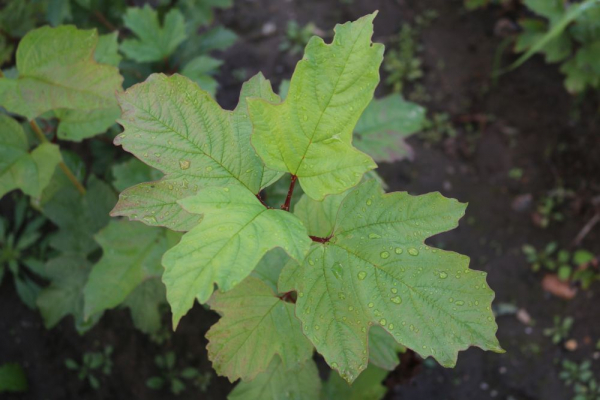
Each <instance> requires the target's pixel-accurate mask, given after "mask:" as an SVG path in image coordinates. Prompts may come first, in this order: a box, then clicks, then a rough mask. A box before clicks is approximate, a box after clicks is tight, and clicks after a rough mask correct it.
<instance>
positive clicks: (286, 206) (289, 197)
mask: <svg viewBox="0 0 600 400" xmlns="http://www.w3.org/2000/svg"><path fill="white" fill-rule="evenodd" d="M296 179H298V177H297V176H296V175H292V181H291V182H290V189H289V190H288V194H287V197H286V198H285V203H284V204H283V205H282V206H281V209H282V210H284V211H290V203H291V202H292V195H293V194H294V186H296Z"/></svg>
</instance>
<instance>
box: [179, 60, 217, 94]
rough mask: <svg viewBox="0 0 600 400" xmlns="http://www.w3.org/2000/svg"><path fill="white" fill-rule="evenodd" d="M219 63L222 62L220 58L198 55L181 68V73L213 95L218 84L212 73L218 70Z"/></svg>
mask: <svg viewBox="0 0 600 400" xmlns="http://www.w3.org/2000/svg"><path fill="white" fill-rule="evenodd" d="M221 64H223V61H221V60H217V59H215V58H212V57H209V56H198V57H196V58H194V59H192V60H191V61H190V62H188V63H187V64H186V65H185V66H184V67H183V68H182V69H181V75H183V76H187V77H188V78H190V79H191V80H193V81H194V82H196V83H197V84H198V86H200V88H202V89H204V90H206V91H207V92H208V93H210V94H211V96H213V97H215V93H216V91H217V85H218V84H217V81H216V79H215V78H213V77H212V75H213V74H215V73H216V72H217V71H218V69H219V67H220V66H221Z"/></svg>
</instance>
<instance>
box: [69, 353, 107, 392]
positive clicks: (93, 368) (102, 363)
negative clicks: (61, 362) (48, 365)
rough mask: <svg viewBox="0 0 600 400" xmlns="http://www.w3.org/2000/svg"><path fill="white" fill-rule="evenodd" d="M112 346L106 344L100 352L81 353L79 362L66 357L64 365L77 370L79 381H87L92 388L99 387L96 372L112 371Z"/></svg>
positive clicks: (105, 372)
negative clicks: (81, 356)
mask: <svg viewBox="0 0 600 400" xmlns="http://www.w3.org/2000/svg"><path fill="white" fill-rule="evenodd" d="M112 352H113V348H112V347H111V346H106V347H105V348H104V349H103V350H102V351H101V352H100V351H94V352H86V353H84V354H83V358H82V360H81V363H78V362H77V361H75V360H73V359H72V358H67V359H66V360H65V366H66V367H67V368H68V369H70V370H72V371H77V378H78V379H79V380H80V381H87V382H88V383H89V384H90V386H91V387H92V389H94V390H98V389H100V380H99V379H98V377H97V376H96V374H97V373H102V374H104V375H106V376H108V375H110V374H111V372H112V359H111V355H112Z"/></svg>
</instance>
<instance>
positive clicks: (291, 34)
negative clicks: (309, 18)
mask: <svg viewBox="0 0 600 400" xmlns="http://www.w3.org/2000/svg"><path fill="white" fill-rule="evenodd" d="M317 31H318V28H317V27H316V26H315V24H313V23H312V22H311V23H308V24H306V25H304V26H303V27H300V25H298V22H296V21H289V22H288V24H287V26H286V28H285V36H284V37H283V40H282V41H281V43H280V44H279V50H281V51H283V52H287V53H289V54H290V55H292V56H295V55H297V54H298V53H301V52H302V50H303V49H304V48H305V47H306V44H307V43H308V41H309V40H310V38H311V37H312V36H314V35H315V34H316V33H317Z"/></svg>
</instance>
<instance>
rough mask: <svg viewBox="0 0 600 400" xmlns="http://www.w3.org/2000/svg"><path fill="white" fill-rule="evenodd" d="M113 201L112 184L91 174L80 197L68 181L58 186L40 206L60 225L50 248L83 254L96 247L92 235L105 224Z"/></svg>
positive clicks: (53, 236)
mask: <svg viewBox="0 0 600 400" xmlns="http://www.w3.org/2000/svg"><path fill="white" fill-rule="evenodd" d="M61 173H62V172H61ZM53 179H54V178H53ZM115 202H116V196H115V194H114V192H113V190H112V189H111V187H110V186H109V185H107V184H106V183H104V182H103V181H101V180H99V179H97V178H96V177H94V176H92V177H91V178H90V179H89V182H88V185H87V192H86V194H85V195H83V196H82V195H81V194H80V193H79V192H78V191H77V189H75V187H74V186H73V185H72V184H70V183H68V184H66V185H64V186H60V187H59V188H58V189H57V190H56V192H54V195H53V196H52V197H51V198H50V199H49V200H47V201H46V202H45V203H44V204H43V206H42V212H43V214H44V215H45V216H46V217H47V218H48V219H49V220H50V221H52V222H53V223H54V224H55V225H56V226H58V228H59V230H58V232H56V233H54V234H52V237H51V239H50V244H51V245H52V247H54V248H55V249H57V250H60V251H62V252H65V253H77V254H82V255H87V254H89V253H90V252H92V251H93V250H95V249H97V248H98V245H97V244H96V242H95V241H94V235H95V234H96V233H97V232H98V231H99V230H100V229H102V228H103V227H104V226H106V224H107V223H108V221H109V219H110V217H109V215H108V213H109V211H110V209H111V208H112V207H113V206H114V204H115Z"/></svg>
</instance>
